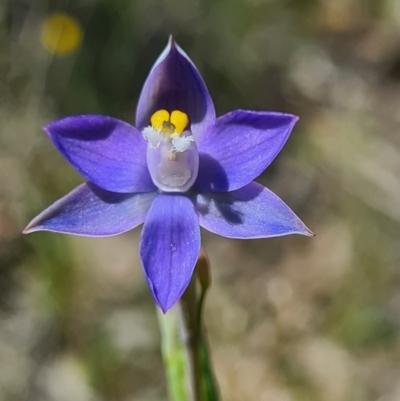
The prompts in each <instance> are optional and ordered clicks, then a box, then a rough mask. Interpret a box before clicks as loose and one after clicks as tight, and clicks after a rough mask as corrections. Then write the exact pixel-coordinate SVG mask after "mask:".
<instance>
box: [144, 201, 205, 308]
mask: <svg viewBox="0 0 400 401" xmlns="http://www.w3.org/2000/svg"><path fill="white" fill-rule="evenodd" d="M199 251H200V228H199V220H198V217H197V215H196V212H195V211H194V207H193V204H192V202H191V201H190V199H188V198H186V197H185V196H180V195H172V194H171V195H167V194H161V195H159V196H158V197H157V198H156V199H155V201H154V202H153V204H152V206H151V208H150V210H149V213H148V214H147V217H146V221H145V223H144V226H143V231H142V237H141V241H140V257H141V259H142V264H143V268H144V272H145V275H146V278H147V282H148V283H149V286H150V289H151V291H152V293H153V296H154V299H155V301H156V303H157V304H158V305H159V306H160V308H161V309H162V310H163V311H164V313H165V312H166V311H167V310H168V309H169V308H171V306H172V305H174V304H175V302H176V301H178V299H179V298H180V297H181V295H182V294H183V292H184V291H185V290H186V287H187V286H188V284H189V282H190V279H191V277H192V274H193V269H194V266H195V264H196V261H197V258H198V256H199Z"/></svg>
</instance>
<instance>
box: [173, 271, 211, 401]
mask: <svg viewBox="0 0 400 401" xmlns="http://www.w3.org/2000/svg"><path fill="white" fill-rule="evenodd" d="M178 316H179V323H180V337H181V342H182V344H183V346H184V348H185V351H186V360H187V367H188V369H187V370H188V372H187V373H188V381H189V394H190V400H191V401H205V399H204V393H203V383H202V369H201V356H200V352H201V323H200V321H199V319H198V317H199V316H198V308H197V288H196V277H195V275H193V278H192V280H191V282H190V284H189V286H188V288H187V289H186V291H185V293H184V294H183V296H182V298H181V299H180V301H179V315H178Z"/></svg>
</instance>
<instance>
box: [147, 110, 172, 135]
mask: <svg viewBox="0 0 400 401" xmlns="http://www.w3.org/2000/svg"><path fill="white" fill-rule="evenodd" d="M168 121H169V113H168V111H167V110H158V111H156V112H155V113H154V114H153V115H152V116H151V118H150V122H151V125H152V126H153V128H155V129H158V130H159V131H162V130H163V128H164V127H163V124H164V122H168Z"/></svg>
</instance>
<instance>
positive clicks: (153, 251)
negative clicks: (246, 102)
mask: <svg viewBox="0 0 400 401" xmlns="http://www.w3.org/2000/svg"><path fill="white" fill-rule="evenodd" d="M297 120H298V117H296V116H294V115H291V114H285V113H277V112H255V111H246V110H236V111H233V112H230V113H228V114H226V115H224V116H222V117H219V118H216V115H215V110H214V105H213V102H212V99H211V97H210V94H209V93H208V90H207V88H206V86H205V84H204V82H203V79H202V78H201V76H200V74H199V72H198V71H197V69H196V67H195V65H194V64H193V62H192V61H191V60H190V59H189V57H188V56H187V55H186V54H185V53H184V51H183V50H182V49H181V48H180V47H179V46H178V45H177V44H176V43H175V42H174V40H173V39H172V38H171V39H170V40H169V43H168V45H167V47H166V48H165V50H164V51H163V52H162V54H161V55H160V57H159V58H158V60H157V61H156V63H155V64H154V66H153V68H152V69H151V71H150V73H149V76H148V78H147V80H146V82H145V84H144V87H143V89H142V93H141V95H140V99H139V102H138V106H137V112H136V127H133V126H132V125H130V124H128V123H126V122H123V121H120V120H117V119H114V118H111V117H106V116H102V115H80V116H73V117H66V118H62V119H60V120H57V121H54V122H52V123H50V124H49V125H47V126H46V127H45V128H44V129H45V131H46V132H47V134H48V135H49V137H50V139H51V140H52V141H53V143H54V145H55V146H56V147H57V149H58V150H59V151H60V152H61V153H62V155H63V156H64V157H65V158H66V159H67V160H68V161H69V162H70V163H71V164H72V165H73V166H74V167H75V168H76V169H77V170H78V171H79V172H80V173H81V174H82V175H83V176H84V177H85V178H86V179H87V180H88V181H87V182H86V183H85V184H82V185H80V186H78V187H77V188H76V189H75V190H73V191H72V192H70V193H69V194H68V195H66V196H65V197H63V198H62V199H60V200H58V201H57V202H55V203H54V204H53V205H52V206H50V207H49V208H48V209H46V210H45V211H43V212H42V213H41V214H39V215H38V216H37V217H36V218H35V219H33V220H32V221H31V223H30V224H29V225H28V226H27V227H26V229H25V230H24V233H31V232H34V231H40V230H45V231H53V232H58V233H67V234H75V235H84V236H93V237H96V236H99V237H100V236H111V235H116V234H120V233H123V232H125V231H128V230H131V229H133V228H135V227H137V226H138V225H140V224H141V223H144V226H143V230H142V235H141V240H140V257H141V262H142V265H143V270H144V273H145V276H146V279H147V282H148V284H149V287H150V290H151V292H152V294H153V297H154V299H155V301H156V303H157V304H158V305H159V306H160V308H161V309H162V310H163V311H164V312H166V311H167V310H168V309H169V308H171V307H172V306H173V305H174V304H175V303H176V302H177V301H178V300H179V298H180V297H181V295H182V294H183V292H184V291H185V289H186V287H187V286H188V284H189V281H190V279H191V277H192V274H193V270H194V267H195V263H196V260H197V257H198V255H199V251H200V242H201V240H200V226H201V227H203V228H205V229H206V230H209V231H211V232H213V233H216V234H219V235H222V236H224V237H229V238H242V239H245V238H268V237H276V236H281V235H287V234H302V235H308V236H311V235H313V234H312V232H311V231H310V230H309V229H308V228H307V227H306V226H305V225H304V223H303V222H302V221H301V220H300V219H299V218H298V217H297V216H296V215H295V214H294V213H293V211H292V210H291V209H290V208H289V207H288V206H287V205H286V204H285V203H284V202H283V201H282V200H281V199H280V198H279V197H278V196H277V195H275V194H274V193H273V192H271V191H270V190H269V189H267V188H265V187H263V186H262V185H260V184H258V183H256V182H254V181H253V180H254V179H255V178H257V177H258V176H259V175H260V174H261V173H262V172H263V171H264V170H265V169H266V168H267V167H268V166H269V165H270V163H271V162H272V161H273V160H274V158H275V157H276V155H277V154H278V153H279V152H280V150H281V149H282V147H283V146H284V144H285V142H286V140H287V139H288V137H289V135H290V133H291V131H292V129H293V126H294V125H295V123H296V122H297Z"/></svg>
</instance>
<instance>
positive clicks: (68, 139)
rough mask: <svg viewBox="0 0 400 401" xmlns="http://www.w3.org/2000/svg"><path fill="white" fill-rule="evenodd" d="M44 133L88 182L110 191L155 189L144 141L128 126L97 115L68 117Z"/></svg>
mask: <svg viewBox="0 0 400 401" xmlns="http://www.w3.org/2000/svg"><path fill="white" fill-rule="evenodd" d="M44 129H45V131H46V132H47V133H48V135H49V136H50V138H51V140H52V141H53V142H54V144H55V145H56V147H57V149H58V150H59V151H60V152H61V153H62V154H63V156H64V157H65V158H66V159H67V160H68V161H69V162H70V163H71V164H72V165H73V166H74V167H75V168H76V169H77V170H78V171H79V172H80V173H81V174H82V175H83V176H84V177H86V178H87V179H88V180H89V181H91V182H93V183H95V184H96V185H98V186H99V187H100V188H103V189H106V190H108V191H113V192H127V193H128V192H129V193H132V192H151V191H154V190H155V187H154V184H153V182H152V181H151V178H150V174H149V171H148V169H147V162H146V149H147V142H146V141H145V140H144V139H143V137H142V134H141V133H140V132H139V131H138V130H137V129H136V128H135V127H132V126H131V125H129V124H127V123H125V122H123V121H120V120H116V119H115V118H111V117H106V116H100V115H82V116H75V117H67V118H63V119H61V120H57V121H54V122H52V123H50V124H49V125H47V126H46V127H45V128H44Z"/></svg>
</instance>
